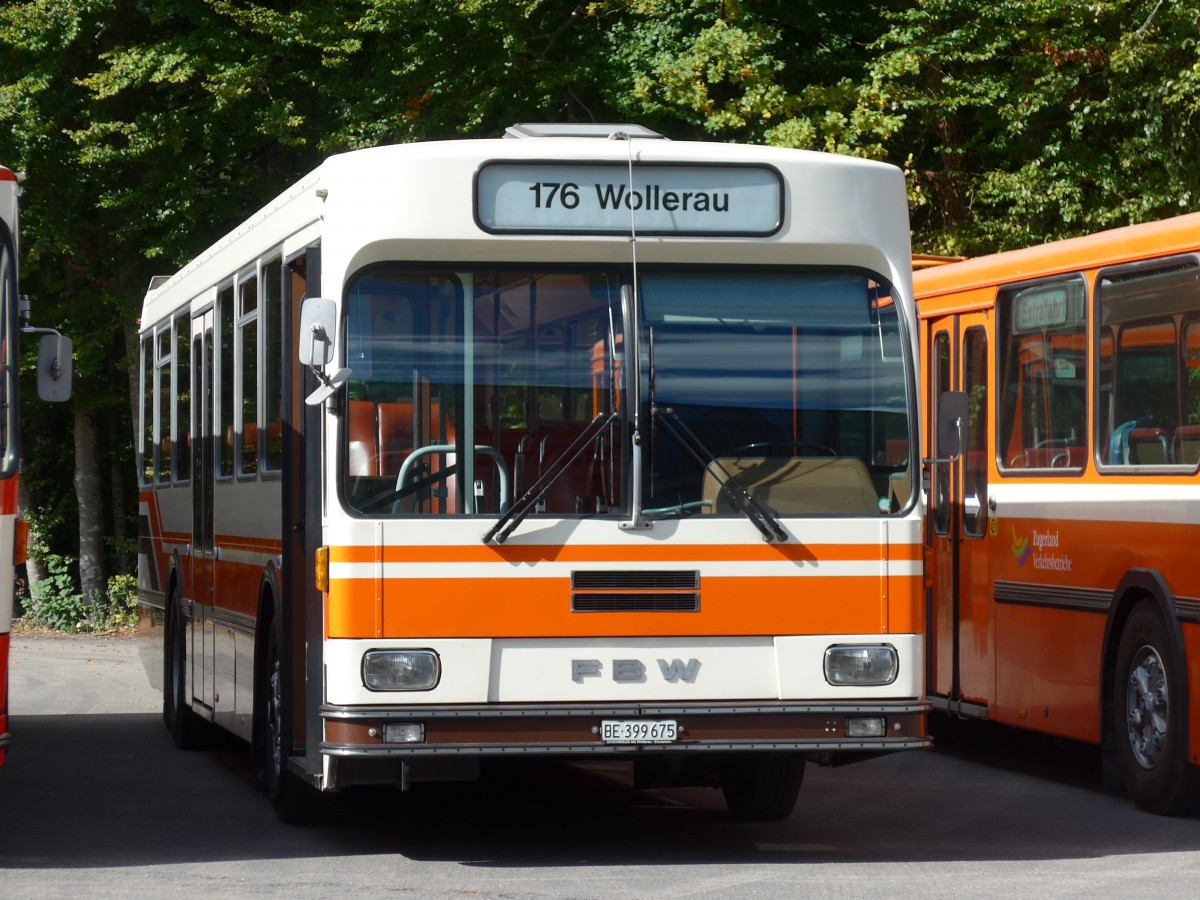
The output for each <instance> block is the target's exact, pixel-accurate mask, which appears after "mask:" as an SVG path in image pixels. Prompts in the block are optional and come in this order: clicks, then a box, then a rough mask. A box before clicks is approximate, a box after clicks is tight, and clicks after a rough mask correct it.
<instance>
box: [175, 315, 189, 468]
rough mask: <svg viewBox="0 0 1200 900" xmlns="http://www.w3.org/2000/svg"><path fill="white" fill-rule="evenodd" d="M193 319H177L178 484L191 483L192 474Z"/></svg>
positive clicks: (176, 434)
mask: <svg viewBox="0 0 1200 900" xmlns="http://www.w3.org/2000/svg"><path fill="white" fill-rule="evenodd" d="M191 334H192V320H191V319H190V318H189V317H188V315H186V314H185V315H182V316H179V317H178V318H177V319H176V320H175V382H174V384H175V390H174V394H173V396H174V398H175V431H174V439H173V440H172V442H171V455H172V464H173V465H174V467H175V471H174V475H175V480H176V481H187V480H188V479H189V478H191V474H192V453H191V433H192V415H191V414H192V387H191V385H192V382H191V378H192V375H191Z"/></svg>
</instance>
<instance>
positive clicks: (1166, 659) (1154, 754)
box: [1113, 603, 1200, 815]
mask: <svg viewBox="0 0 1200 900" xmlns="http://www.w3.org/2000/svg"><path fill="white" fill-rule="evenodd" d="M1175 669H1176V665H1175V661H1174V660H1173V659H1172V657H1171V650H1170V643H1169V640H1168V634H1167V628H1166V626H1165V625H1164V624H1163V621H1162V617H1161V616H1159V614H1158V613H1157V611H1156V610H1155V609H1154V607H1153V606H1151V605H1150V604H1149V603H1142V604H1140V605H1139V606H1137V607H1136V608H1135V609H1134V610H1133V612H1132V613H1131V614H1130V616H1129V621H1128V622H1127V623H1126V625H1125V630H1124V631H1123V632H1122V634H1121V643H1120V645H1119V646H1118V648H1117V669H1116V675H1115V682H1114V685H1113V725H1114V730H1115V732H1116V734H1115V737H1116V745H1117V759H1118V761H1119V764H1120V768H1121V775H1122V777H1123V779H1124V782H1125V789H1126V790H1127V791H1128V792H1129V796H1130V797H1131V798H1132V799H1133V802H1134V803H1135V804H1136V805H1137V807H1138V808H1139V809H1142V810H1145V811H1146V812H1152V813H1159V814H1161V815H1179V814H1181V813H1187V812H1190V811H1192V810H1193V809H1195V808H1196V806H1197V804H1198V803H1200V769H1197V768H1196V767H1195V766H1192V765H1190V764H1189V762H1188V756H1187V753H1188V749H1187V734H1186V733H1185V732H1184V718H1185V716H1184V709H1185V704H1186V702H1187V697H1186V688H1187V686H1186V684H1185V683H1181V682H1180V681H1179V680H1178V679H1177V678H1176V677H1175V676H1176V672H1175Z"/></svg>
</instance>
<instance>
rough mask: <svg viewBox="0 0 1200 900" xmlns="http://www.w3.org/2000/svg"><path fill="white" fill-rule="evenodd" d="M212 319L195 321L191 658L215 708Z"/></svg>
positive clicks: (196, 692)
mask: <svg viewBox="0 0 1200 900" xmlns="http://www.w3.org/2000/svg"><path fill="white" fill-rule="evenodd" d="M214 320H215V316H214V313H213V310H212V309H211V308H210V309H208V310H206V311H205V312H203V313H200V314H199V315H198V316H195V317H194V318H193V319H192V397H193V398H194V400H193V403H194V408H193V411H192V429H193V433H192V447H191V452H192V566H191V569H192V592H191V595H192V600H193V604H192V610H193V612H192V620H191V640H190V642H189V645H188V653H187V659H188V661H189V662H190V663H191V668H192V694H193V696H194V697H195V698H196V699H198V700H200V701H201V702H202V703H204V704H205V705H206V706H207V707H208V708H209V709H212V706H213V683H212V675H213V666H212V655H213V603H214V601H215V599H216V593H215V591H216V548H215V542H214V538H215V534H214V523H213V484H214V479H215V478H216V463H215V460H214V455H215V454H216V451H217V447H216V439H215V438H214V424H213V417H214V412H213V405H214V400H215V390H214V383H213V377H214V376H213V370H214V367H215V366H214V363H215V359H214V350H215V337H214Z"/></svg>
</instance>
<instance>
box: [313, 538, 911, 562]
mask: <svg viewBox="0 0 1200 900" xmlns="http://www.w3.org/2000/svg"><path fill="white" fill-rule="evenodd" d="M885 549H886V556H887V557H888V558H889V559H893V560H896V561H903V560H919V559H920V558H921V555H922V546H921V545H920V544H919V543H918V544H889V545H886V548H885V547H883V546H881V545H877V544H762V545H756V544H745V545H712V544H670V545H666V546H636V547H635V546H626V547H618V546H615V545H607V544H606V545H602V546H598V545H592V546H567V547H563V546H560V545H557V544H547V545H537V546H529V545H522V546H508V545H501V546H499V547H496V546H491V545H488V546H484V545H482V544H481V545H478V546H475V545H468V546H440V547H412V546H389V547H385V548H384V550H383V557H382V561H383V562H385V563H405V562H421V563H471V562H489V563H495V562H505V563H536V562H566V563H593V562H664V563H666V562H674V563H678V562H683V563H686V562H742V561H744V562H815V561H817V560H825V561H834V560H857V559H882V558H883V557H884V555H885ZM376 551H377V548H376V547H375V546H373V545H369V546H361V547H347V546H342V547H332V548H330V553H329V556H330V561H331V562H334V563H374V562H379V561H380V559H379V556H378V554H377V552H376Z"/></svg>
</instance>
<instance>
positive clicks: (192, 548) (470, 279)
mask: <svg viewBox="0 0 1200 900" xmlns="http://www.w3.org/2000/svg"><path fill="white" fill-rule="evenodd" d="M539 130H540V129H538V128H536V127H535V128H514V129H510V134H517V133H522V132H525V133H528V132H534V133H537V132H538V131H539ZM566 130H568V131H569V130H570V129H569V128H568V129H566ZM592 130H593V131H595V132H597V133H599V134H600V135H602V137H601V138H600V139H597V137H579V136H571V135H567V136H548V137H530V138H525V139H517V140H480V141H455V142H441V143H426V144H413V145H406V146H390V147H380V148H376V149H371V150H362V151H356V152H352V153H346V154H343V155H340V156H335V157H332V158H330V159H328V160H327V161H326V162H325V163H324V164H323V165H322V166H321V167H320V168H318V169H317V170H316V171H315V172H313V173H312V174H311V175H309V176H308V177H306V178H304V179H303V180H301V181H300V182H299V183H297V184H296V185H295V186H294V187H292V188H291V189H289V190H288V191H287V192H285V193H284V194H282V195H281V196H280V197H279V198H277V199H276V200H275V201H274V202H272V203H271V204H269V205H268V206H267V207H265V208H264V209H263V210H261V211H260V212H259V213H258V214H256V215H255V216H254V217H252V218H251V219H249V220H248V221H247V222H246V223H245V224H244V225H242V226H241V227H240V228H238V229H237V230H235V231H234V232H232V233H231V234H229V235H228V236H227V237H226V238H224V239H223V240H221V241H220V242H218V243H217V244H216V245H214V246H213V247H212V248H210V249H209V250H207V251H206V252H205V253H203V254H202V255H201V256H199V257H198V258H197V259H196V260H195V261H193V262H192V263H190V264H189V265H188V266H186V267H185V268H184V269H183V270H181V271H180V272H179V273H178V274H176V275H174V276H172V277H171V278H169V279H166V280H162V281H161V282H159V281H157V280H156V283H154V284H152V285H151V289H150V291H149V292H148V293H147V295H146V298H145V304H144V308H143V313H142V319H141V323H142V354H141V356H142V360H141V383H142V394H143V402H142V404H141V408H142V421H141V422H140V426H139V427H140V432H139V435H140V436H139V458H140V463H139V471H140V472H141V473H142V480H143V484H142V493H141V517H142V543H141V554H140V557H139V559H140V584H139V593H140V598H141V600H142V603H143V606H144V612H145V615H144V616H143V623H144V628H143V631H144V634H145V635H146V638H147V648H148V650H149V651H150V654H149V656H148V660H149V661H148V665H149V668H150V670H151V671H152V674H153V675H154V676H155V677H157V676H158V675H160V674H161V675H163V676H164V680H163V683H164V686H165V690H164V714H165V716H166V719H167V722H168V725H169V726H170V727H171V728H172V731H173V733H174V734H175V736H176V739H177V740H178V741H179V742H181V743H187V742H189V741H190V740H192V738H193V737H194V729H195V726H196V723H197V721H198V720H199V719H207V720H210V721H212V722H215V723H216V724H217V725H219V726H222V727H225V728H228V729H230V730H232V731H234V732H236V733H238V734H241V735H242V736H244V737H246V738H247V739H249V740H251V741H252V742H253V746H254V749H255V754H256V757H257V758H258V760H259V761H260V763H261V764H262V766H263V768H264V771H265V772H266V777H267V781H268V784H269V785H270V787H271V793H272V796H273V797H274V798H275V799H276V802H277V806H279V807H280V809H281V811H284V810H285V809H288V808H290V807H288V803H290V800H291V798H294V797H295V796H304V795H305V790H306V789H307V788H311V787H316V788H321V789H324V790H337V789H339V788H341V787H344V786H347V785H352V784H362V783H380V782H387V783H396V784H401V785H407V784H408V783H410V782H412V781H416V780H436V779H442V778H456V777H469V776H471V775H473V774H474V773H475V772H476V771H478V767H479V765H480V763H481V761H482V760H485V759H488V758H494V757H502V756H505V755H529V754H545V755H548V756H574V757H578V758H584V757H604V758H610V759H614V758H621V759H631V760H633V761H634V762H635V764H636V765H637V771H638V773H639V776H640V777H641V778H642V779H643V780H644V781H650V780H652V779H654V778H655V777H659V778H663V779H665V778H667V777H668V776H670V777H672V778H673V779H674V781H675V782H680V781H688V780H691V781H696V780H697V779H700V778H707V777H709V776H710V775H711V774H712V773H713V772H716V773H719V775H720V776H721V779H722V783H723V787H724V790H725V793H726V797H727V800H728V801H729V804H730V807H731V809H732V810H733V812H734V813H735V814H738V815H743V816H750V817H767V818H770V817H779V816H782V815H787V814H788V813H789V812H790V811H791V808H792V804H793V802H794V800H795V796H796V790H797V789H798V788H799V785H800V778H801V775H802V772H803V765H804V761H805V760H806V759H808V760H817V761H819V762H831V761H834V760H835V759H846V758H851V757H853V756H854V755H856V754H857V755H863V756H865V755H869V754H873V753H878V752H881V751H884V750H891V749H901V748H913V747H921V746H924V745H925V744H926V743H927V738H926V735H925V712H926V706H925V704H924V702H923V699H922V698H923V694H924V663H923V659H922V651H923V645H922V623H923V601H922V599H921V597H922V591H921V539H922V532H921V518H920V509H919V504H918V503H917V495H918V494H919V491H917V490H914V489H913V488H914V485H913V479H914V477H915V476H914V473H915V471H916V458H915V456H914V453H915V452H916V447H917V444H916V435H917V431H916V428H917V421H916V420H917V415H916V414H917V391H916V388H915V374H914V373H915V368H914V360H915V359H916V352H915V351H916V344H915V339H916V332H915V325H914V321H915V320H914V309H913V304H912V300H911V296H912V293H911V276H910V272H911V268H910V266H911V262H910V255H909V244H908V218H907V205H906V200H905V191H904V184H903V179H902V176H901V173H900V172H899V171H898V170H897V169H895V168H894V167H891V166H887V165H883V164H879V163H873V162H868V161H864V160H858V159H851V158H845V157H837V156H830V155H825V154H816V153H808V152H802V151H794V150H782V149H769V148H763V147H749V146H738V145H726V144H703V143H682V142H672V141H668V140H664V139H660V138H657V137H656V136H653V135H651V134H649V133H643V132H642V131H640V130H637V129H632V128H629V127H625V126H613V127H611V128H606V127H597V128H594V129H592ZM614 132H615V133H616V134H615V135H614V139H609V140H605V139H603V136H608V135H609V134H610V133H614ZM306 298H308V299H307V302H304V301H305V299H306ZM317 298H322V299H320V300H318V299H317ZM627 323H628V324H627ZM632 323H636V327H632ZM307 363H311V364H312V365H311V366H310V365H308V364H307ZM635 363H636V364H635ZM634 397H636V398H637V399H638V402H636V403H635V402H633V400H632V399H631V398H634ZM306 398H307V399H309V400H310V401H311V403H309V404H306V403H305V400H306ZM472 447H473V448H474V451H473V452H470V450H471V448H472ZM164 651H165V652H164ZM301 788H304V789H305V790H302V789H301Z"/></svg>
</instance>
